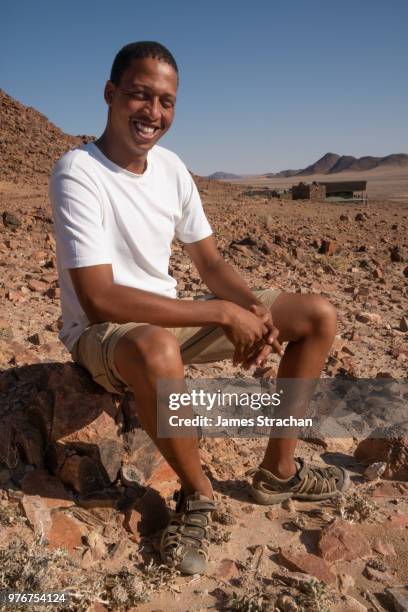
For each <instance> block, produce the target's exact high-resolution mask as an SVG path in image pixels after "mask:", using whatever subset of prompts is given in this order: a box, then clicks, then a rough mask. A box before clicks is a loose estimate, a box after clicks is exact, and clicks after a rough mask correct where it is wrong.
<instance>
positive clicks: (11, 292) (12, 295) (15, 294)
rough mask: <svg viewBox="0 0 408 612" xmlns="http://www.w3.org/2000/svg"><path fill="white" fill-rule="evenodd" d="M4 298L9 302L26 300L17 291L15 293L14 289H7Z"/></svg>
mask: <svg viewBox="0 0 408 612" xmlns="http://www.w3.org/2000/svg"><path fill="white" fill-rule="evenodd" d="M6 296H7V298H8V299H9V300H10V302H25V300H26V298H25V297H24V296H23V295H22V294H21V293H20V292H19V291H15V290H14V289H9V290H8V291H7V294H6Z"/></svg>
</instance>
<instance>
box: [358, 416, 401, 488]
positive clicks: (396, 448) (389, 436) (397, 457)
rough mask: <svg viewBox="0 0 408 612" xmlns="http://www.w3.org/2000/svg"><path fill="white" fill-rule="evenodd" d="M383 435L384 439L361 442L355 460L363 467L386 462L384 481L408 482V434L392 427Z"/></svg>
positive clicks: (396, 427)
mask: <svg viewBox="0 0 408 612" xmlns="http://www.w3.org/2000/svg"><path fill="white" fill-rule="evenodd" d="M383 435H384V437H383V438H376V437H373V438H366V439H365V440H361V442H359V444H358V445H357V448H356V450H355V451H354V456H355V458H356V459H357V461H359V462H360V463H362V464H363V465H369V464H370V463H374V462H377V461H385V462H386V463H387V467H386V469H385V472H384V474H383V478H384V479H387V480H402V481H408V435H407V432H405V431H404V430H403V429H402V428H401V427H399V426H391V427H390V428H388V430H384V432H383Z"/></svg>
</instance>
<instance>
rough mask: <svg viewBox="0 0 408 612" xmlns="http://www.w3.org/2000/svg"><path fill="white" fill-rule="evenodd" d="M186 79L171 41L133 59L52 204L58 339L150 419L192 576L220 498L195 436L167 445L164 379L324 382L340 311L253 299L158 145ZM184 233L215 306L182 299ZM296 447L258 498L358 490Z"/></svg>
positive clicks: (262, 484)
mask: <svg viewBox="0 0 408 612" xmlns="http://www.w3.org/2000/svg"><path fill="white" fill-rule="evenodd" d="M178 78H179V76H178V68H177V65H176V62H175V60H174V58H173V56H172V55H171V53H170V52H169V51H168V50H167V49H166V48H165V47H163V46H162V45H160V44H158V43H156V42H138V43H131V44H129V45H127V46H125V47H124V48H123V49H121V50H120V51H119V53H118V54H117V56H116V58H115V60H114V63H113V66H112V70H111V74H110V79H109V81H108V82H107V83H106V86H105V93H104V96H105V101H106V103H107V105H108V119H107V125H106V128H105V131H104V132H103V134H102V135H101V137H100V138H99V139H98V140H96V141H95V142H90V143H88V144H86V145H83V146H82V147H80V148H78V149H75V150H73V151H70V152H68V153H67V154H66V155H64V157H62V159H60V160H59V161H58V162H57V164H56V165H55V167H54V170H53V174H52V177H51V181H50V198H51V202H52V206H53V215H54V227H55V233H56V239H57V262H58V274H59V279H60V288H61V307H62V317H63V328H62V330H61V333H60V339H61V340H62V342H63V343H64V344H65V345H66V346H67V348H68V350H69V351H70V352H71V354H72V358H73V360H74V361H75V362H77V363H78V364H80V365H81V366H83V367H84V368H86V369H87V370H88V371H89V373H90V374H91V376H92V377H93V379H94V380H95V381H96V382H97V383H99V384H100V385H102V386H103V387H104V388H105V389H106V390H107V391H110V392H112V393H119V394H120V393H123V392H124V391H126V390H127V389H130V390H132V391H133V393H134V396H135V400H136V405H137V410H138V417H139V420H140V422H141V423H142V425H143V427H144V429H145V430H146V432H147V433H148V434H149V436H150V437H151V438H152V440H153V441H154V442H155V444H156V445H157V447H158V448H159V450H160V451H161V453H162V454H163V456H164V457H165V459H166V460H167V461H168V463H169V464H170V465H171V467H172V468H173V469H174V471H175V472H176V474H177V475H178V477H179V479H180V482H181V489H180V492H179V494H178V503H177V507H176V514H175V518H174V519H172V521H171V522H170V524H169V526H168V527H167V528H166V529H165V530H164V533H163V537H162V541H161V554H162V558H163V560H164V561H165V562H166V563H168V564H171V565H173V566H174V567H176V568H177V569H179V570H180V571H181V572H183V573H187V574H193V573H202V572H203V571H204V570H205V566H206V561H207V550H206V548H205V544H204V540H205V538H206V534H207V527H208V523H209V520H210V516H211V513H212V511H213V510H214V509H215V501H214V498H213V490H212V487H211V482H210V480H209V479H208V478H207V477H206V476H205V474H204V472H203V468H202V465H201V462H200V455H199V447H198V442H197V438H196V437H194V436H191V437H188V438H172V439H171V438H158V437H157V413H156V393H157V381H158V380H159V379H173V380H179V381H182V380H183V377H184V365H185V364H192V363H206V362H207V363H208V362H212V361H218V360H220V359H227V358H232V359H233V362H234V364H235V365H238V364H243V366H244V367H247V368H248V367H251V366H254V365H258V366H262V365H264V363H265V361H266V359H267V357H268V355H269V354H270V353H271V351H274V352H278V353H279V354H280V355H281V356H282V359H281V361H280V365H279V370H278V378H282V379H285V378H292V379H317V378H319V377H320V374H321V370H322V368H323V365H324V363H325V359H326V357H327V354H328V351H329V349H330V346H331V344H332V341H333V338H334V335H335V331H336V311H335V309H334V307H333V306H332V305H331V304H330V303H329V302H328V301H327V300H326V299H325V298H323V297H322V296H319V295H313V294H310V295H302V294H293V293H286V292H284V291H280V290H278V289H276V288H274V289H265V290H261V291H255V292H252V291H251V290H250V289H249V288H248V286H247V285H246V284H245V282H244V280H243V279H242V278H241V276H240V275H239V274H238V273H237V272H236V271H235V270H234V268H232V267H231V266H230V265H229V264H228V263H227V262H226V261H225V260H224V259H223V257H222V256H221V255H220V253H219V252H218V250H217V246H216V243H215V240H214V237H213V235H212V231H211V227H210V225H209V223H208V221H207V219H206V216H205V214H204V212H203V208H202V204H201V201H200V197H199V194H198V191H197V188H196V186H195V184H194V182H193V180H192V178H191V175H190V173H189V172H188V170H187V168H186V167H185V165H184V164H183V163H182V162H181V160H180V159H179V158H178V157H177V155H175V154H174V153H172V152H171V151H169V150H167V149H164V148H162V147H159V146H157V142H158V141H159V140H160V138H161V137H162V136H163V135H164V134H165V133H166V132H167V130H168V129H169V128H170V126H171V124H172V122H173V119H174V111H175V104H176V96H177V87H178ZM174 236H176V238H177V239H178V240H180V241H181V242H182V243H183V244H184V248H185V250H186V251H187V253H188V255H189V256H190V257H191V259H192V261H193V262H194V264H195V266H196V267H197V270H198V272H199V274H200V277H201V279H202V280H203V282H204V283H205V284H206V286H207V287H208V288H209V290H210V291H211V292H212V294H213V295H214V296H215V297H216V299H212V300H181V299H177V294H176V281H175V280H174V278H172V277H171V276H170V275H169V273H168V264H169V257H170V253H171V244H172V240H173V238H174ZM278 334H279V342H278V340H277V337H278ZM284 342H287V343H288V344H287V346H286V349H285V351H284V352H283V350H282V347H281V343H284ZM296 442H297V440H296V439H295V438H289V437H288V438H284V439H283V438H280V439H277V438H275V439H273V438H271V439H270V440H269V444H268V446H267V449H266V452H265V456H264V458H263V461H262V463H261V465H260V466H259V467H258V468H256V469H255V470H254V479H253V483H252V487H251V492H252V494H253V496H254V498H255V499H256V500H257V501H258V502H260V503H263V504H274V503H279V502H281V501H282V500H284V499H289V498H291V497H293V498H295V499H302V500H319V499H328V498H330V497H333V496H335V495H338V494H339V492H340V491H344V490H345V489H346V488H347V486H348V476H347V473H346V472H345V471H344V470H343V469H342V468H336V467H325V468H321V467H319V468H317V467H312V466H308V465H306V464H305V463H304V462H303V461H302V460H301V459H295V447H296Z"/></svg>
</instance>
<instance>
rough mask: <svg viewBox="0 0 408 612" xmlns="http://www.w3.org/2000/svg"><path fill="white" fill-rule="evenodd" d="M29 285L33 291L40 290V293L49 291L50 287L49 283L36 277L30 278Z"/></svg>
mask: <svg viewBox="0 0 408 612" xmlns="http://www.w3.org/2000/svg"><path fill="white" fill-rule="evenodd" d="M27 285H28V288H29V289H31V291H38V292H40V293H44V291H47V289H48V283H44V282H42V281H40V280H36V279H35V278H32V279H31V280H29V281H28V283H27Z"/></svg>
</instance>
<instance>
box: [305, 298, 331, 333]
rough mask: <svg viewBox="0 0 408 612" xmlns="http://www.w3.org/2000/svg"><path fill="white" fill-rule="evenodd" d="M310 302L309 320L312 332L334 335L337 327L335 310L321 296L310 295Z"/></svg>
mask: <svg viewBox="0 0 408 612" xmlns="http://www.w3.org/2000/svg"><path fill="white" fill-rule="evenodd" d="M310 299H311V300H312V308H311V319H312V325H313V329H314V331H318V332H322V331H326V332H332V333H335V330H336V327H337V310H336V308H335V306H334V305H333V304H332V303H331V302H330V301H329V300H328V299H327V298H325V297H323V296H322V295H316V294H313V295H310Z"/></svg>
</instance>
